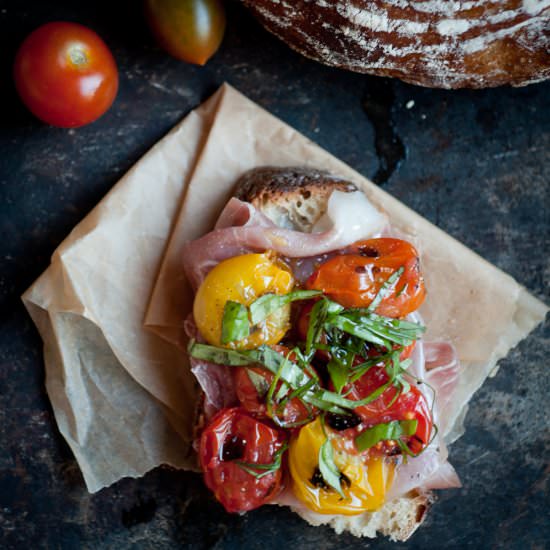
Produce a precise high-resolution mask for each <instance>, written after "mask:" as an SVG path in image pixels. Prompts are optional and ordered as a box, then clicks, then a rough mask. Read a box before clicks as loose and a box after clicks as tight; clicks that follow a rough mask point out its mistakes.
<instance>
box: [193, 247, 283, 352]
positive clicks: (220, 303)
mask: <svg viewBox="0 0 550 550" xmlns="http://www.w3.org/2000/svg"><path fill="white" fill-rule="evenodd" d="M293 286H294V277H293V276H292V273H291V272H290V271H289V270H288V268H287V267H286V266H285V265H283V264H282V263H279V262H277V260H276V258H275V257H274V256H273V255H271V254H269V253H264V254H244V255H242V256H235V257H234V258H229V259H228V260H224V261H223V262H220V263H219V264H218V265H217V266H216V267H215V268H214V269H212V271H210V273H208V275H207V276H206V278H205V279H204V281H203V283H202V284H201V286H200V287H199V290H198V292H197V294H196V295H195V302H194V304H193V316H194V317H195V323H196V324H197V328H198V329H199V331H200V333H201V334H202V336H203V337H204V338H205V339H206V341H207V342H208V343H209V344H212V345H214V346H223V347H227V348H238V349H253V348H257V347H258V346H260V345H261V344H266V345H273V344H277V343H278V342H280V341H281V339H282V338H283V336H284V335H285V333H286V331H287V330H288V329H289V328H290V306H288V305H287V306H284V307H282V308H280V309H278V310H277V311H274V312H273V313H272V314H271V315H269V316H268V317H267V318H266V319H265V320H264V321H261V322H260V323H258V325H256V326H254V327H251V331H250V335H249V336H248V337H247V338H243V339H242V340H238V341H237V342H230V343H228V344H222V338H221V336H222V319H223V310H224V307H225V304H226V302H228V301H233V302H239V303H241V304H244V305H245V306H249V305H250V304H251V303H252V302H254V301H255V300H256V299H258V298H259V297H260V296H262V295H264V294H269V293H272V294H287V293H289V292H290V291H291V290H292V288H293Z"/></svg>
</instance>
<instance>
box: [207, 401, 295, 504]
mask: <svg viewBox="0 0 550 550" xmlns="http://www.w3.org/2000/svg"><path fill="white" fill-rule="evenodd" d="M284 443H285V436H284V434H282V433H281V432H279V431H277V430H275V429H274V428H272V427H270V426H268V425H267V424H264V423H263V422H260V421H259V420H257V419H255V418H253V417H252V416H251V415H250V414H249V413H247V412H246V411H245V410H243V409H240V408H237V407H235V408H232V409H222V410H221V411H220V412H219V413H218V414H216V416H214V418H213V419H212V421H211V423H210V424H209V425H208V426H207V427H206V428H205V430H204V431H203V432H202V435H201V440H200V450H199V458H200V463H201V467H202V471H203V473H204V481H205V483H206V485H207V487H208V488H209V489H211V490H212V491H213V492H214V494H215V495H216V498H217V499H218V500H219V501H220V502H221V504H222V505H223V507H224V508H225V509H226V510H227V511H228V512H246V511H247V510H253V509H254V508H258V506H261V505H262V504H265V503H266V502H269V501H270V500H272V499H273V498H275V497H276V496H277V494H278V493H279V491H280V489H281V478H282V472H281V468H279V469H278V470H275V471H274V472H270V473H268V474H267V475H264V476H261V477H260V478H258V477H255V476H254V475H252V474H251V473H249V472H247V471H246V470H245V469H243V468H242V467H241V466H240V465H239V464H238V462H243V463H247V464H271V463H273V462H274V460H275V455H276V453H277V451H279V450H280V449H281V448H282V447H283V445H284ZM258 473H262V470H258Z"/></svg>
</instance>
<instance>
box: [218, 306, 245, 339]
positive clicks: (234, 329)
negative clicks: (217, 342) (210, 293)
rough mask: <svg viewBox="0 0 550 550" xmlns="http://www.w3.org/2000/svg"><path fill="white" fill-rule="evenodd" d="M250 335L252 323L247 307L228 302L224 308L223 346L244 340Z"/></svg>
mask: <svg viewBox="0 0 550 550" xmlns="http://www.w3.org/2000/svg"><path fill="white" fill-rule="evenodd" d="M249 334H250V323H249V321H248V312H247V311H246V307H245V306H244V305H243V304H241V303H239V302H232V301H231V300H228V301H227V302H225V306H224V308H223V318H222V344H228V343H229V342H235V341H237V340H242V339H243V338H246V337H247V336H248V335H249Z"/></svg>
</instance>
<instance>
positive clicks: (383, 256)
mask: <svg viewBox="0 0 550 550" xmlns="http://www.w3.org/2000/svg"><path fill="white" fill-rule="evenodd" d="M401 267H403V269H404V271H403V274H402V275H401V276H400V277H399V280H398V281H397V282H396V284H395V285H394V286H393V289H392V291H391V292H388V293H387V294H386V296H385V297H384V298H383V300H382V301H381V302H380V304H379V305H378V307H377V308H376V313H378V314H380V315H384V316H386V317H404V316H405V315H407V314H409V313H411V312H413V311H415V310H416V309H418V308H419V307H420V305H421V304H422V302H423V301H424V297H425V294H426V291H425V289H424V281H423V278H422V275H421V273H420V268H419V259H418V253H417V252H416V250H415V248H414V247H413V246H412V245H411V244H410V243H408V242H406V241H402V240H400V239H390V238H379V239H368V240H365V241H358V242H356V243H354V244H352V245H351V246H349V247H348V248H347V249H346V250H345V253H344V254H341V255H338V256H335V257H333V258H331V259H330V260H328V261H326V262H325V263H323V264H321V266H320V267H319V269H317V271H315V272H314V273H313V274H312V275H311V277H310V278H309V279H308V280H307V283H306V287H307V288H308V289H316V290H322V291H323V292H324V293H325V294H326V295H327V296H328V297H329V298H331V299H332V300H334V301H336V302H338V303H339V304H341V305H343V306H344V307H349V308H351V307H368V306H369V305H370V303H371V302H372V300H373V299H374V298H375V296H376V295H377V294H378V292H379V290H380V288H381V287H382V285H383V284H384V283H385V282H386V281H387V280H388V278H389V277H390V276H391V275H392V274H393V273H395V272H396V271H397V270H398V269H399V268H401Z"/></svg>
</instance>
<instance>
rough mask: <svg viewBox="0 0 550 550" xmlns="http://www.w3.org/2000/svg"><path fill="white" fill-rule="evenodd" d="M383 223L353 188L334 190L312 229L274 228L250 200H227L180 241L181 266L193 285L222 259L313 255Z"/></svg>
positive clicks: (368, 234)
mask: <svg viewBox="0 0 550 550" xmlns="http://www.w3.org/2000/svg"><path fill="white" fill-rule="evenodd" d="M385 224H386V218H385V217H384V216H383V215H382V214H380V213H379V212H378V211H377V210H376V209H375V208H374V207H373V206H372V204H371V203H370V202H369V201H368V199H367V198H366V197H365V195H364V194H363V193H360V192H358V191H357V192H353V193H343V192H340V191H334V192H333V193H332V195H331V197H330V199H329V201H328V206H327V211H326V213H325V214H324V215H323V216H322V217H321V219H320V220H319V221H318V222H317V224H316V225H315V227H314V232H313V233H302V232H300V231H293V230H291V229H283V228H280V227H277V226H275V225H274V224H273V223H272V222H270V221H269V220H268V218H267V217H265V216H264V215H263V214H261V213H260V212H259V211H258V210H257V209H256V208H254V206H252V205H251V204H249V203H246V202H243V201H241V200H239V199H236V198H232V199H231V200H230V201H229V202H228V203H227V205H226V207H225V208H224V210H223V212H222V213H221V215H220V217H219V219H218V223H217V224H216V227H215V228H214V230H213V231H211V232H210V233H208V234H206V235H205V236H204V237H201V238H200V239H196V240H194V241H190V242H188V243H186V244H185V246H184V249H183V258H184V270H185V274H186V276H187V278H188V280H189V281H190V283H191V285H192V286H193V287H194V288H195V289H196V288H198V286H199V285H200V283H201V281H202V280H203V279H204V277H205V275H206V274H207V273H208V272H209V271H210V270H211V269H212V268H213V267H214V266H215V265H216V264H218V263H219V262H221V261H222V260H226V259H227V258H232V257H233V256H237V255H239V254H247V253H251V252H263V251H265V250H274V251H275V252H277V253H279V254H281V255H282V256H286V257H288V258H304V257H309V256H317V255H321V254H325V253H327V252H331V251H333V250H338V249H340V248H343V247H345V246H347V245H349V244H351V243H353V242H355V241H357V240H359V239H363V238H367V237H371V236H373V235H375V234H376V233H378V232H379V231H380V230H381V229H382V228H383V227H384V225H385Z"/></svg>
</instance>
